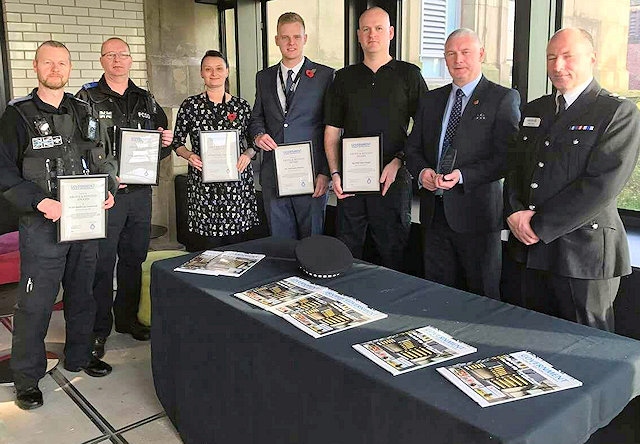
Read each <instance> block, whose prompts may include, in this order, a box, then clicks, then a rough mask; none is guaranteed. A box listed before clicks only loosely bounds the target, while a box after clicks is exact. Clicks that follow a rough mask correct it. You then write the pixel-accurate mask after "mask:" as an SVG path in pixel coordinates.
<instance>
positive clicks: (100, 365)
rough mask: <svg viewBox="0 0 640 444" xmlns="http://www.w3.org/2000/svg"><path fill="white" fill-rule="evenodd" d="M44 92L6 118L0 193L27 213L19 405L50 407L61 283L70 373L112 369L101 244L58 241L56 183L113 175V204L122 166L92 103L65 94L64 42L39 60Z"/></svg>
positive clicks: (18, 321) (15, 105)
mask: <svg viewBox="0 0 640 444" xmlns="http://www.w3.org/2000/svg"><path fill="white" fill-rule="evenodd" d="M33 67H34V70H35V72H36V74H37V76H38V87H37V88H36V89H34V90H33V92H32V93H31V94H30V95H28V96H26V97H23V98H20V99H16V100H13V101H11V102H10V103H9V106H8V107H7V109H6V111H5V113H4V115H3V116H2V118H1V119H0V191H2V192H3V193H4V197H5V198H7V200H8V201H10V202H11V203H12V204H13V205H14V206H15V207H16V208H17V210H18V211H20V213H21V217H20V255H21V264H20V266H21V278H20V279H21V280H20V293H19V294H18V302H17V304H16V311H15V317H14V331H13V345H12V357H11V368H12V370H13V377H14V382H15V387H16V394H17V399H16V404H17V405H18V407H20V408H22V409H32V408H36V407H40V406H41V405H42V392H41V391H40V389H39V388H38V381H39V380H40V379H42V378H43V377H44V375H45V371H46V362H47V359H46V355H45V347H44V338H45V336H46V334H47V329H48V327H49V320H50V318H51V312H52V310H53V304H54V302H55V299H56V295H57V294H58V289H59V287H60V283H61V282H62V286H63V289H64V317H65V320H66V341H65V350H64V354H65V361H64V368H65V369H67V370H68V371H72V372H78V371H80V370H84V371H85V372H86V373H87V374H88V375H90V376H95V377H97V376H106V375H108V374H109V373H110V372H111V367H110V366H109V365H108V364H106V363H105V362H102V361H100V360H98V359H96V358H94V357H93V356H92V355H91V339H92V329H93V319H94V316H95V301H94V299H93V296H92V294H91V291H92V288H91V287H92V284H93V273H94V271H95V266H96V262H97V257H98V242H97V241H96V240H87V241H76V242H69V243H57V242H56V224H55V222H56V221H57V220H58V219H59V218H60V215H61V204H60V202H59V201H57V200H55V199H56V192H55V191H56V190H55V184H56V181H55V177H56V176H57V175H77V174H84V173H89V172H94V173H111V174H112V175H111V178H110V181H109V182H110V189H111V192H109V198H108V199H107V200H106V201H105V203H104V208H105V209H108V208H110V207H111V206H112V205H113V202H114V201H113V194H112V193H115V189H116V180H115V162H113V159H109V156H107V155H106V153H105V146H104V144H102V143H101V140H100V137H99V131H98V127H97V123H98V122H97V120H96V119H94V118H93V117H92V116H91V109H90V107H89V106H88V105H87V104H86V103H85V102H82V101H80V100H78V99H75V98H74V97H73V96H72V95H70V94H65V93H64V86H65V85H66V84H67V81H68V80H69V73H70V71H71V58H70V55H69V51H68V50H67V48H66V47H65V46H64V45H63V44H62V43H60V42H55V41H47V42H44V43H43V44H42V45H40V46H39V47H38V49H37V51H36V57H35V60H34V61H33Z"/></svg>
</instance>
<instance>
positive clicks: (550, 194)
mask: <svg viewBox="0 0 640 444" xmlns="http://www.w3.org/2000/svg"><path fill="white" fill-rule="evenodd" d="M555 108H556V106H555V97H554V96H553V95H549V96H544V97H541V98H539V99H537V100H534V101H533V102H531V103H529V104H527V105H526V106H525V107H524V110H523V121H522V123H521V124H520V132H519V134H518V139H517V144H516V145H515V146H514V149H513V150H512V152H511V153H510V158H509V165H510V166H509V173H508V176H507V181H506V185H505V213H506V215H507V216H509V215H510V214H512V213H514V212H516V211H520V210H525V209H531V210H534V211H535V214H534V216H533V217H532V219H531V227H532V229H533V231H534V232H535V233H536V234H537V235H538V237H539V238H540V241H539V242H538V243H536V244H534V245H531V246H528V247H527V246H525V245H524V244H522V243H520V242H519V241H518V240H517V239H515V237H514V236H511V237H510V240H509V245H508V246H509V251H510V252H511V254H512V255H513V257H514V258H515V259H516V260H517V261H519V262H524V263H526V265H527V267H528V268H534V269H538V270H547V271H551V272H553V273H556V274H559V275H562V276H568V277H573V278H580V279H608V278H611V277H615V276H622V275H625V274H629V273H631V267H630V259H629V250H628V245H627V239H626V233H625V231H624V226H623V225H622V221H621V220H620V216H619V215H618V209H617V205H616V198H617V196H618V194H619V193H620V191H621V190H622V188H623V187H624V185H625V184H626V182H627V180H628V179H629V177H630V176H631V173H632V172H633V169H634V166H635V164H636V160H637V158H638V149H639V147H640V112H639V111H638V109H637V108H636V106H635V105H634V104H633V103H632V102H630V101H628V100H625V99H621V98H619V97H614V96H612V95H611V94H610V93H609V92H608V91H606V90H604V89H602V88H601V87H600V85H598V83H597V82H596V81H595V80H594V81H593V82H592V83H591V84H590V85H589V86H588V87H587V89H586V90H585V91H584V92H583V93H582V94H581V95H580V96H579V97H578V99H576V101H575V102H574V103H573V104H572V105H571V106H569V108H567V110H566V111H565V112H564V113H563V114H562V115H561V116H560V117H559V118H557V119H556V118H555Z"/></svg>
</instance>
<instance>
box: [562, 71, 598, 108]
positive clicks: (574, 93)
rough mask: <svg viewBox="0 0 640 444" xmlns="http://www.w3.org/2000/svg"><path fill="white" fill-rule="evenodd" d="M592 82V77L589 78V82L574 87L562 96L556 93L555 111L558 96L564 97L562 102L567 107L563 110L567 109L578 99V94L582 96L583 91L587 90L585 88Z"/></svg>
mask: <svg viewBox="0 0 640 444" xmlns="http://www.w3.org/2000/svg"><path fill="white" fill-rule="evenodd" d="M592 81H593V77H590V78H589V80H587V81H586V82H585V83H583V84H581V85H578V86H576V87H575V88H573V89H572V90H569V91H567V92H566V93H564V94H560V92H559V91H556V111H557V110H558V96H560V95H563V96H564V101H565V102H567V107H566V108H565V109H568V108H569V107H570V106H571V104H572V103H573V102H575V101H576V99H577V98H578V97H580V94H582V93H583V92H584V90H585V89H587V87H588V86H589V85H590V84H591V82H592Z"/></svg>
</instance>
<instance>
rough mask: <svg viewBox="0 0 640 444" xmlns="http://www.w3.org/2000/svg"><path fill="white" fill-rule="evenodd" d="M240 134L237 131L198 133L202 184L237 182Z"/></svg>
mask: <svg viewBox="0 0 640 444" xmlns="http://www.w3.org/2000/svg"><path fill="white" fill-rule="evenodd" d="M238 157H240V132H239V131H237V130H220V131H217V130H214V131H200V158H201V160H202V183H211V182H237V181H239V180H240V173H239V172H238V169H237V167H236V164H237V162H238Z"/></svg>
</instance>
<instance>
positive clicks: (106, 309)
mask: <svg viewBox="0 0 640 444" xmlns="http://www.w3.org/2000/svg"><path fill="white" fill-rule="evenodd" d="M100 54H101V56H100V63H101V65H102V67H103V69H104V75H103V76H102V77H101V78H100V80H99V81H98V82H93V83H88V84H86V85H84V86H83V87H82V89H81V90H80V91H79V92H78V93H77V94H76V97H79V98H81V99H82V100H85V101H87V102H89V104H90V105H91V107H92V108H93V110H94V114H97V115H98V117H99V118H100V124H101V125H103V126H105V127H106V128H107V132H108V134H109V137H110V149H111V151H112V153H113V155H114V156H116V157H117V156H118V148H119V147H118V140H117V138H118V129H119V128H138V129H147V130H151V129H153V130H155V129H159V130H161V131H162V146H163V149H162V152H161V155H160V157H161V158H164V157H166V156H168V155H169V153H170V152H171V149H170V148H168V147H169V145H170V144H171V142H172V140H173V132H172V131H171V130H169V129H164V128H166V127H167V116H166V115H165V113H164V111H163V110H162V108H161V107H160V106H159V105H158V104H157V103H156V101H155V99H154V98H153V96H152V95H151V94H150V93H149V92H148V91H145V90H144V89H142V88H139V87H138V86H136V85H135V84H134V83H133V82H132V81H131V79H130V78H129V70H130V69H131V63H132V60H131V51H130V49H129V45H128V44H127V43H126V42H125V41H124V40H122V39H120V38H117V37H113V38H110V39H108V40H106V41H105V42H104V43H103V44H102V48H101V53H100ZM108 223H109V226H108V234H107V238H106V239H104V240H101V241H100V253H99V259H98V267H97V269H96V276H95V282H94V285H93V295H94V298H95V299H96V303H97V307H96V308H97V310H96V322H95V326H94V337H95V339H94V355H95V356H96V357H98V358H101V357H102V356H104V346H105V342H106V340H107V336H109V334H110V333H111V326H112V324H113V321H114V318H115V328H116V331H117V332H120V333H129V334H131V336H133V337H134V338H135V339H137V340H140V341H146V340H148V339H149V328H148V327H146V326H144V325H142V324H140V322H138V304H139V302H140V286H141V279H142V263H143V262H144V261H145V259H146V257H147V250H148V249H149V236H150V231H151V186H150V185H120V190H119V192H118V196H117V199H116V203H115V205H114V207H113V209H112V210H111V211H110V213H109V221H108ZM116 254H117V256H118V266H117V267H118V268H117V271H116V274H117V283H118V290H117V293H116V298H115V302H114V300H113V269H114V265H115V262H116ZM112 308H113V314H112V313H111V309H112Z"/></svg>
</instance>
